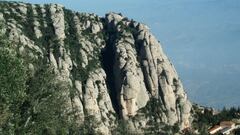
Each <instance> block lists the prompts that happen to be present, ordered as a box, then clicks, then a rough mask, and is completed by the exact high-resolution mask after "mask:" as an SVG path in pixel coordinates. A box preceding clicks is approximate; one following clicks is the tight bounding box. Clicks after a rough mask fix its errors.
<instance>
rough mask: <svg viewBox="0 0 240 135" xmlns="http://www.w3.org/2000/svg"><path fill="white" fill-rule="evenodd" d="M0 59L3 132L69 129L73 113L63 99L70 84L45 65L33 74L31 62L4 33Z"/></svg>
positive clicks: (0, 122)
mask: <svg viewBox="0 0 240 135" xmlns="http://www.w3.org/2000/svg"><path fill="white" fill-rule="evenodd" d="M1 26H2V25H1ZM1 30H2V27H1ZM0 61H1V62H0V134H4V135H5V134H6V135H9V134H64V133H67V132H69V130H68V129H69V126H70V125H71V123H69V121H68V116H70V115H68V114H67V113H68V110H67V109H66V108H67V107H66V103H67V102H66V99H65V98H64V97H67V96H64V94H67V93H66V91H67V89H68V86H66V85H64V84H67V83H63V82H62V81H61V80H56V74H55V73H54V71H53V68H51V66H49V65H46V66H42V67H39V68H38V69H37V71H35V72H34V73H33V74H30V73H29V72H28V71H27V64H28V62H27V61H24V59H22V58H21V57H20V56H19V55H18V54H17V52H16V51H15V50H14V43H11V42H9V41H8V40H7V38H6V37H5V36H4V35H2V34H1V35H0Z"/></svg>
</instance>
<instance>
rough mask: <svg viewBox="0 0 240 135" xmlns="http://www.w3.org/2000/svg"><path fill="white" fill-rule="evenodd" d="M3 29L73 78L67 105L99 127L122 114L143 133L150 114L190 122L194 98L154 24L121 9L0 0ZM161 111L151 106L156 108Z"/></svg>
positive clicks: (30, 56) (30, 53)
mask: <svg viewBox="0 0 240 135" xmlns="http://www.w3.org/2000/svg"><path fill="white" fill-rule="evenodd" d="M0 7H1V8H0V20H2V21H3V22H4V23H5V25H6V28H5V30H4V31H5V34H6V35H8V37H9V39H10V40H11V41H12V42H13V43H15V44H14V45H15V48H16V49H17V51H18V52H19V54H21V55H22V57H24V58H25V59H26V61H28V69H29V71H31V72H33V73H34V72H35V71H36V70H37V68H38V66H39V65H38V61H40V60H44V61H45V63H46V64H50V65H52V66H54V69H55V72H56V74H58V77H59V78H58V79H61V80H64V81H65V82H67V83H69V85H70V86H71V89H69V91H67V92H66V93H67V94H66V96H68V104H69V108H68V110H70V111H71V110H74V112H75V114H74V115H75V119H74V120H75V121H76V123H78V124H83V123H84V121H85V120H86V118H87V117H92V118H93V119H94V120H95V122H94V123H96V125H95V126H94V127H93V128H94V130H95V131H96V132H98V133H102V134H112V132H113V130H114V128H116V127H117V126H118V122H117V121H118V119H123V120H125V121H127V123H128V126H129V129H131V130H132V131H134V132H137V133H142V132H143V130H144V129H145V128H147V127H151V126H152V125H151V122H152V121H157V122H160V123H162V124H166V125H172V126H173V125H177V126H178V127H180V129H184V128H186V127H189V126H190V125H191V113H190V111H191V103H190V102H189V100H188V99H187V95H186V93H185V92H184V88H183V86H182V83H181V81H180V79H179V77H178V75H177V72H176V71H175V69H174V66H173V65H172V63H171V62H170V61H169V59H168V58H167V57H166V55H165V54H164V52H163V50H162V48H161V45H160V42H159V41H158V40H157V39H156V38H155V37H154V36H153V35H152V34H151V32H150V30H149V28H148V27H147V26H146V25H144V24H142V23H138V22H136V21H133V20H130V19H128V18H126V17H124V16H122V15H121V14H116V13H108V14H106V16H105V17H99V16H97V15H95V14H88V13H79V12H74V11H71V10H68V9H65V8H64V7H63V6H61V5H58V4H46V5H33V4H26V3H16V2H0ZM152 111H153V112H154V113H155V114H152V113H151V112H152Z"/></svg>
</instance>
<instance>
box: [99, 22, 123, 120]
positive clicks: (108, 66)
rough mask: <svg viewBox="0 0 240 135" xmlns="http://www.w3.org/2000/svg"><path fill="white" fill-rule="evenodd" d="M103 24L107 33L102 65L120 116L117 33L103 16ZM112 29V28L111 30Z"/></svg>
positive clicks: (112, 99)
mask: <svg viewBox="0 0 240 135" xmlns="http://www.w3.org/2000/svg"><path fill="white" fill-rule="evenodd" d="M102 22H103V24H105V26H104V27H105V31H104V32H105V35H106V37H105V38H106V39H105V40H106V47H105V48H103V49H102V67H103V69H104V71H105V72H106V74H107V80H106V83H107V88H108V90H109V94H110V98H111V101H112V104H113V108H114V110H115V112H116V113H117V114H118V116H120V108H119V107H120V106H119V101H118V100H119V99H118V91H117V90H116V86H115V77H114V61H115V53H114V52H115V50H114V44H115V42H116V41H115V40H116V33H115V32H114V30H113V29H111V28H108V24H106V20H105V19H103V18H102ZM109 29H110V30H109Z"/></svg>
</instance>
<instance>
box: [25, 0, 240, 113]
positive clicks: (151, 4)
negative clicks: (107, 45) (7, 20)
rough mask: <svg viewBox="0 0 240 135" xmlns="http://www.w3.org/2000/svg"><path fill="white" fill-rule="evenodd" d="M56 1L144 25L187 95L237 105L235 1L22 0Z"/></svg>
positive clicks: (239, 68) (238, 3) (239, 4)
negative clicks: (177, 76) (172, 67)
mask: <svg viewBox="0 0 240 135" xmlns="http://www.w3.org/2000/svg"><path fill="white" fill-rule="evenodd" d="M22 1H23V2H30V3H40V4H42V3H60V4H62V5H64V6H65V7H67V8H69V9H72V10H75V11H79V12H89V13H95V14H97V15H100V16H104V15H105V13H108V12H110V11H114V12H120V13H122V14H123V15H124V16H127V17H128V18H130V19H134V20H136V21H139V22H142V23H144V24H147V25H148V26H149V27H150V28H151V32H153V33H154V35H155V36H156V37H157V38H158V40H159V41H160V43H161V44H162V47H163V49H164V51H165V53H166V54H167V56H168V57H169V58H170V60H171V62H172V63H173V64H174V66H175V68H176V70H177V72H178V74H179V75H180V78H181V80H182V82H183V85H184V87H185V89H186V91H187V93H188V96H189V99H190V100H191V101H192V102H194V103H198V104H201V105H204V106H210V107H215V108H218V109H221V108H223V107H224V106H225V107H231V106H240V79H239V77H240V60H239V58H240V53H239V51H240V17H239V13H240V0H151V1H150V0H121V1H120V0H104V1H102V0H45V1H44V0H22Z"/></svg>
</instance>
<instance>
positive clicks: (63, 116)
mask: <svg viewBox="0 0 240 135" xmlns="http://www.w3.org/2000/svg"><path fill="white" fill-rule="evenodd" d="M28 84H29V89H28V91H27V94H28V98H27V100H26V101H25V102H24V105H23V106H22V108H27V109H22V110H25V111H24V112H23V113H22V114H24V118H25V122H24V132H25V133H33V134H49V135H54V134H67V133H68V126H69V121H68V111H67V110H66V109H67V97H68V95H67V91H68V90H69V87H68V85H67V84H68V83H67V82H64V81H61V80H58V79H57V75H56V74H55V73H54V69H53V68H51V67H48V66H43V67H42V68H40V70H39V71H37V72H36V73H35V75H34V77H33V78H31V79H30V80H29V82H28ZM21 131H23V130H21Z"/></svg>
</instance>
